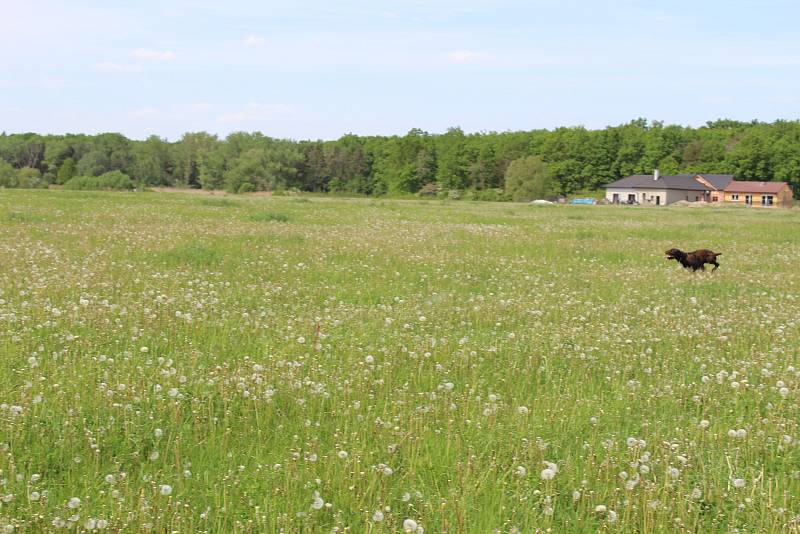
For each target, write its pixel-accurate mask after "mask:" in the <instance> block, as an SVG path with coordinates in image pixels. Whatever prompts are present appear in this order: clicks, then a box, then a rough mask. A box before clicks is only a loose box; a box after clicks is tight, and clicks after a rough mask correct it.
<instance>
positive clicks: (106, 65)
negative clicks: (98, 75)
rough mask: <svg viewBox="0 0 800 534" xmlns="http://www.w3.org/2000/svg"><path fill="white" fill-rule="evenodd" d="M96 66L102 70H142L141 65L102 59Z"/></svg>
mask: <svg viewBox="0 0 800 534" xmlns="http://www.w3.org/2000/svg"><path fill="white" fill-rule="evenodd" d="M94 68H95V69H97V70H99V71H100V72H141V71H142V66H141V65H134V64H130V63H114V62H113V61H101V62H99V63H95V65H94Z"/></svg>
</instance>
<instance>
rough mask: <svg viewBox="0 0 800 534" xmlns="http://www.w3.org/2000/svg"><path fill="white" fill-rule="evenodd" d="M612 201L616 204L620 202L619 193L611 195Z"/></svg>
mask: <svg viewBox="0 0 800 534" xmlns="http://www.w3.org/2000/svg"><path fill="white" fill-rule="evenodd" d="M611 202H613V203H614V204H619V193H614V195H613V196H612V197H611Z"/></svg>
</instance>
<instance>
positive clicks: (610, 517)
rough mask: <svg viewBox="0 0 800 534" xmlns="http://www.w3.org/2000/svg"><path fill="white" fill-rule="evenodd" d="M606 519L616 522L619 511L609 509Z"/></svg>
mask: <svg viewBox="0 0 800 534" xmlns="http://www.w3.org/2000/svg"><path fill="white" fill-rule="evenodd" d="M606 519H607V520H608V522H609V523H614V522H615V521H616V520H617V512H615V511H614V510H609V511H608V515H607V516H606Z"/></svg>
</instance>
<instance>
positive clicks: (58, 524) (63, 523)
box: [50, 517, 67, 528]
mask: <svg viewBox="0 0 800 534" xmlns="http://www.w3.org/2000/svg"><path fill="white" fill-rule="evenodd" d="M50 524H51V525H53V528H64V527H65V526H66V525H67V522H66V521H64V520H63V519H61V518H60V517H56V518H54V519H53V521H51V522H50Z"/></svg>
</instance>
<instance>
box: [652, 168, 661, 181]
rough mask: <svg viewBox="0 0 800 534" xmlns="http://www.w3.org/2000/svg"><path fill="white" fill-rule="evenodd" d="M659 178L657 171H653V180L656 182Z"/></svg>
mask: <svg viewBox="0 0 800 534" xmlns="http://www.w3.org/2000/svg"><path fill="white" fill-rule="evenodd" d="M659 176H660V173H659V172H658V169H656V170H654V171H653V180H656V181H658V178H659Z"/></svg>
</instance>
